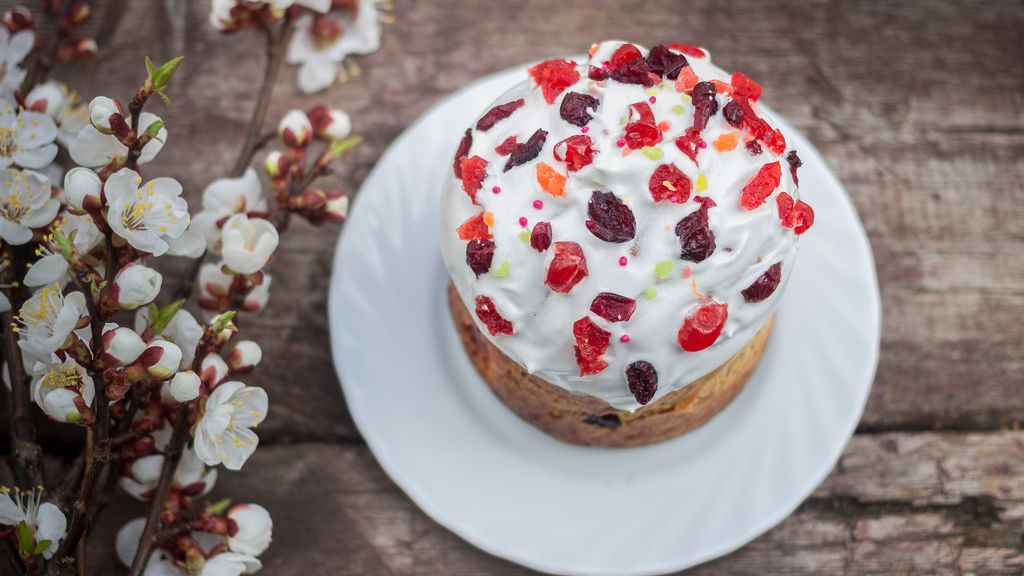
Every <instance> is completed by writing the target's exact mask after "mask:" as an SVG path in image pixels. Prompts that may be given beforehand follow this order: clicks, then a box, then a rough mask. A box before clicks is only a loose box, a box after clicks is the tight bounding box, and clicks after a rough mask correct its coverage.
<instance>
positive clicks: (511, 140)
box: [494, 136, 521, 156]
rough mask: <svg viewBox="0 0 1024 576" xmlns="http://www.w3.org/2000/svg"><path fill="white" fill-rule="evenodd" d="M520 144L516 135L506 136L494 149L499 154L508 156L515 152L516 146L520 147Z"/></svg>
mask: <svg viewBox="0 0 1024 576" xmlns="http://www.w3.org/2000/svg"><path fill="white" fill-rule="evenodd" d="M520 145H521V144H520V143H519V141H518V140H516V137H515V136H509V137H508V138H505V141H504V142H502V143H501V144H498V145H497V146H496V147H495V148H494V151H495V152H497V153H498V155H499V156H508V155H509V154H511V153H513V152H515V151H516V148H519V146H520Z"/></svg>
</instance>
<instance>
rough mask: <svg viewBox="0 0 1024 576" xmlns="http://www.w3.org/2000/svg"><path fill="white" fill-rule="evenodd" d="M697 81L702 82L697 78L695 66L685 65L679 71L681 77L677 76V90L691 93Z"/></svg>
mask: <svg viewBox="0 0 1024 576" xmlns="http://www.w3.org/2000/svg"><path fill="white" fill-rule="evenodd" d="M697 82H700V79H699V78H697V74H696V73H694V71H693V68H690V67H689V66H683V69H682V70H680V71H679V77H678V78H676V91H678V92H682V93H684V94H689V93H690V92H692V91H693V88H694V86H696V85H697Z"/></svg>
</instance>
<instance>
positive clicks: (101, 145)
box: [71, 124, 128, 168]
mask: <svg viewBox="0 0 1024 576" xmlns="http://www.w3.org/2000/svg"><path fill="white" fill-rule="evenodd" d="M127 155H128V148H127V147H126V146H125V145H124V144H121V143H120V142H118V141H117V138H115V137H113V136H108V135H107V134H103V133H101V132H100V131H99V130H97V129H96V128H95V127H94V126H93V125H92V124H86V125H85V126H82V129H81V130H79V132H78V137H77V138H75V141H74V142H72V143H71V159H72V160H74V161H75V163H76V164H79V165H81V166H86V167H88V168H97V167H99V166H106V165H107V164H109V163H110V162H111V161H112V160H115V159H118V158H124V157H126V156H127Z"/></svg>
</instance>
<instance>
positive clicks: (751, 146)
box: [746, 140, 762, 156]
mask: <svg viewBox="0 0 1024 576" xmlns="http://www.w3.org/2000/svg"><path fill="white" fill-rule="evenodd" d="M746 149H747V152H750V154H751V155H753V156H757V155H758V154H760V153H761V152H762V150H761V144H760V143H759V142H758V141H757V140H751V141H750V142H747V145H746Z"/></svg>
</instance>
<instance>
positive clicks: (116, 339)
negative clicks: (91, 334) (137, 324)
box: [99, 323, 146, 366]
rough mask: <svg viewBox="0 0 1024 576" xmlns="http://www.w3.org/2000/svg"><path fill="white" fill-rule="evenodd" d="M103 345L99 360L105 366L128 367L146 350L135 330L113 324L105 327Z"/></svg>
mask: <svg viewBox="0 0 1024 576" xmlns="http://www.w3.org/2000/svg"><path fill="white" fill-rule="evenodd" d="M101 345H102V348H101V350H102V352H101V353H100V358H99V359H100V360H101V361H102V363H103V365H104V366H127V365H128V364H131V363H132V362H135V361H136V360H138V358H139V356H141V355H142V353H143V352H145V350H146V343H145V342H143V340H142V337H140V336H139V335H138V334H137V333H136V332H135V331H134V330H132V329H131V328H128V327H127V326H118V325H117V324H113V323H108V324H107V325H106V326H104V327H103V341H102V342H101Z"/></svg>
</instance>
